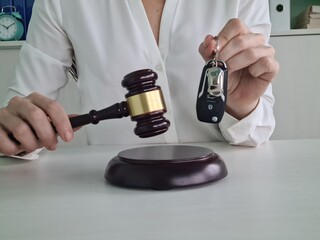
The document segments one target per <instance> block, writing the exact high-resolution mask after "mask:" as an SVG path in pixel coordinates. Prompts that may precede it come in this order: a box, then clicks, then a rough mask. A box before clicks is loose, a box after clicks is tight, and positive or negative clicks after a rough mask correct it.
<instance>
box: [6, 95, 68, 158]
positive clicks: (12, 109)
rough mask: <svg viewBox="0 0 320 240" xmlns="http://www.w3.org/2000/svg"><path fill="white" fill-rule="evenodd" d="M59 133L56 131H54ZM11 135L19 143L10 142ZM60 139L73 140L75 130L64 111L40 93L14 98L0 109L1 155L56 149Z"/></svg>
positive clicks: (56, 103)
mask: <svg viewBox="0 0 320 240" xmlns="http://www.w3.org/2000/svg"><path fill="white" fill-rule="evenodd" d="M54 128H55V129H56V131H55V129H54ZM9 134H12V135H13V137H14V138H15V139H16V140H17V141H18V142H19V143H20V144H17V143H16V142H15V141H13V140H12V139H10V137H9ZM58 136H60V137H61V138H62V140H64V141H65V142H69V141H71V140H72V139H73V129H72V127H71V124H70V121H69V118H68V115H67V114H66V112H65V110H64V108H63V107H62V106H61V105H60V104H59V103H58V102H56V101H53V100H51V99H49V98H47V97H45V96H42V95H40V94H38V93H32V94H30V95H29V96H27V97H13V98H12V99H11V100H10V102H9V104H8V106H7V107H5V108H2V109H0V152H1V153H3V154H5V155H15V154H18V153H20V152H32V151H34V150H35V149H37V148H41V147H45V148H46V149H48V150H55V149H56V148H57V144H58Z"/></svg>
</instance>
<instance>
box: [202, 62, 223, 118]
mask: <svg viewBox="0 0 320 240" xmlns="http://www.w3.org/2000/svg"><path fill="white" fill-rule="evenodd" d="M227 82H228V69H227V65H226V64H225V62H223V61H217V60H214V59H213V60H210V61H208V62H207V63H206V65H205V66H204V67H203V70H202V74H201V79H200V84H199V90H198V95H197V104H196V108H197V117H198V120H199V121H201V122H207V123H219V122H220V121H221V119H222V117H223V114H224V112H225V110H226V102H227Z"/></svg>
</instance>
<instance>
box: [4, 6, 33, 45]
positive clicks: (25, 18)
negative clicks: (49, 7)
mask: <svg viewBox="0 0 320 240" xmlns="http://www.w3.org/2000/svg"><path fill="white" fill-rule="evenodd" d="M33 2H34V0H0V10H1V9H2V7H4V6H14V7H15V8H16V9H17V11H18V12H19V13H20V14H21V16H22V22H23V26H24V34H23V36H22V38H21V40H25V39H26V32H27V31H28V25H29V21H30V18H31V13H32V6H33ZM5 11H6V12H8V11H10V9H9V8H6V9H5Z"/></svg>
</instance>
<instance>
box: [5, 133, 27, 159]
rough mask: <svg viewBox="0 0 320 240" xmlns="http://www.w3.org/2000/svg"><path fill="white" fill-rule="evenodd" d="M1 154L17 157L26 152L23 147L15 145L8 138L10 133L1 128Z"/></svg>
mask: <svg viewBox="0 0 320 240" xmlns="http://www.w3.org/2000/svg"><path fill="white" fill-rule="evenodd" d="M0 142H1V144H0V152H1V153H3V154H5V155H16V154H18V153H20V152H23V151H25V150H24V149H23V147H22V146H21V145H17V144H15V143H14V142H13V141H11V140H10V139H9V137H8V132H7V131H5V130H4V129H2V128H1V127H0Z"/></svg>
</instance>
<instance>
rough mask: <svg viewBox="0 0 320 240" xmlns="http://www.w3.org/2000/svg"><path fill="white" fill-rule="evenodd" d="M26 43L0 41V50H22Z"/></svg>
mask: <svg viewBox="0 0 320 240" xmlns="http://www.w3.org/2000/svg"><path fill="white" fill-rule="evenodd" d="M23 42H24V41H8V42H5V41H0V50H6V49H18V48H21V46H22V44H23Z"/></svg>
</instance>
